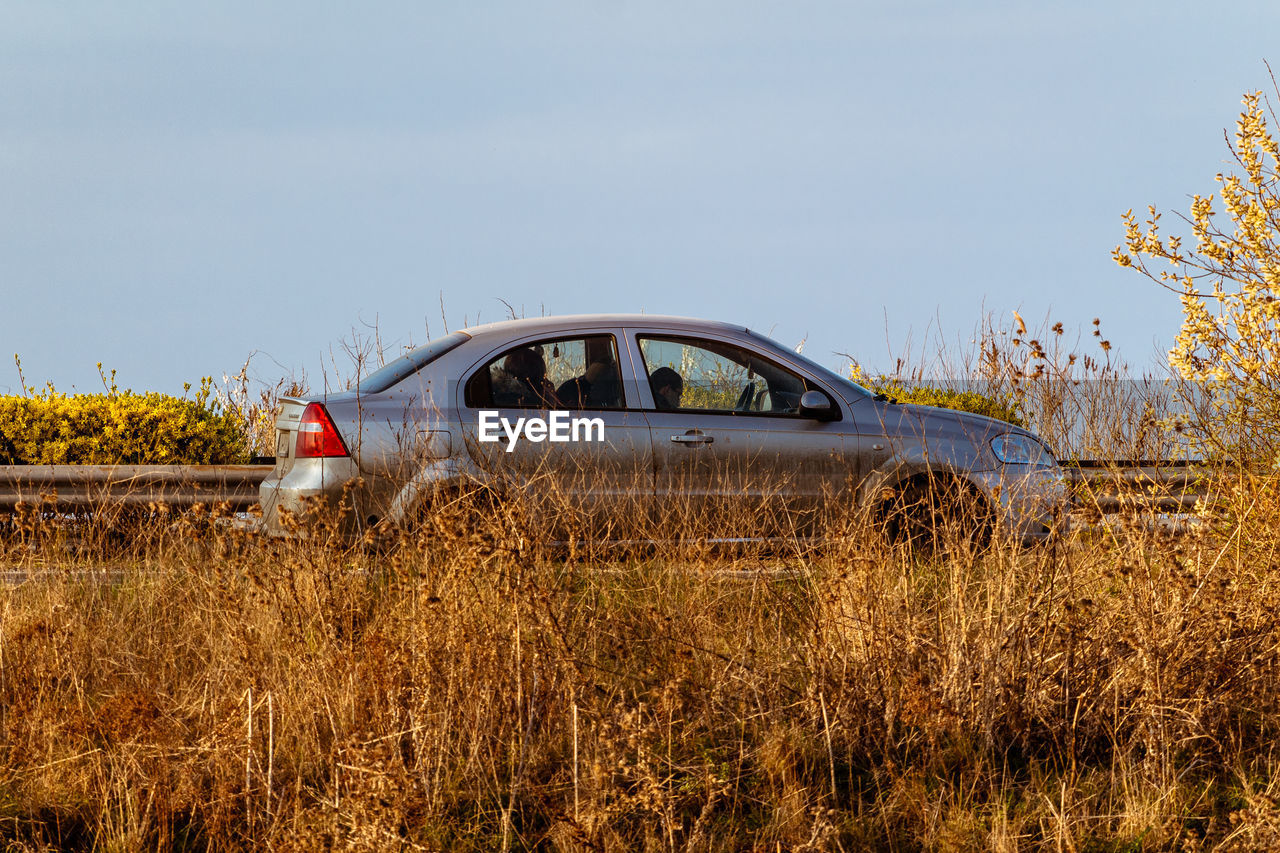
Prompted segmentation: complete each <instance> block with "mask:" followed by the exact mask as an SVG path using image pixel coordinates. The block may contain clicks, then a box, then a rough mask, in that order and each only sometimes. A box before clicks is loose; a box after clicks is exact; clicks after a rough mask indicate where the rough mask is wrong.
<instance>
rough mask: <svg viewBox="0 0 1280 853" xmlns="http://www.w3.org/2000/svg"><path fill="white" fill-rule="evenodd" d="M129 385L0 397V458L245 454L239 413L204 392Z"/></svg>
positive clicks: (235, 457)
mask: <svg viewBox="0 0 1280 853" xmlns="http://www.w3.org/2000/svg"><path fill="white" fill-rule="evenodd" d="M209 396H210V395H209V387H208V383H205V384H204V385H202V387H201V391H200V393H199V394H197V395H196V399H194V400H188V399H185V398H178V397H171V396H168V395H165V394H157V393H155V392H147V393H145V394H135V393H133V392H132V391H125V392H123V393H119V392H113V393H107V394H59V393H57V392H55V391H52V390H50V391H46V392H44V393H41V394H36V395H34V396H23V397H19V396H0V464H3V465H211V464H227V465H229V464H239V463H243V462H247V461H248V459H249V453H248V442H247V440H246V437H245V434H244V430H243V428H242V427H241V424H240V422H239V420H238V419H237V418H236V417H234V416H233V415H230V414H227V413H224V412H222V411H221V409H220V407H219V406H218V404H217V402H216V401H211V400H210V399H209Z"/></svg>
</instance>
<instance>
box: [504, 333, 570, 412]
mask: <svg viewBox="0 0 1280 853" xmlns="http://www.w3.org/2000/svg"><path fill="white" fill-rule="evenodd" d="M493 392H494V399H495V401H497V400H498V399H500V398H504V399H505V405H509V406H514V407H519V408H526V409H558V408H560V403H559V400H558V399H557V397H556V391H555V388H554V387H552V385H551V382H550V381H548V380H547V364H546V362H545V361H544V360H543V358H542V353H541V352H539V351H538V349H537V348H536V347H522V348H521V349H518V350H515V351H514V352H511V353H508V355H507V357H506V358H505V359H503V360H502V372H501V373H500V374H499V375H498V376H497V377H495V379H494V388H493Z"/></svg>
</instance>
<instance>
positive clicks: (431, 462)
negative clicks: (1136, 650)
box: [261, 314, 1066, 539]
mask: <svg viewBox="0 0 1280 853" xmlns="http://www.w3.org/2000/svg"><path fill="white" fill-rule="evenodd" d="M276 428H277V445H276V466H275V470H274V472H273V473H272V475H271V476H270V477H269V478H267V479H266V480H265V481H264V482H263V484H262V488H261V503H262V508H263V524H264V525H265V529H266V530H267V532H269V533H272V534H281V535H283V534H288V533H290V532H296V531H297V529H298V527H297V525H296V524H294V523H293V522H291V521H290V518H297V517H299V516H302V515H304V514H306V513H307V512H309V511H312V510H314V509H316V508H317V507H322V508H323V507H339V506H341V507H342V508H343V510H344V511H343V513H342V516H343V518H344V519H345V521H344V524H346V525H347V526H348V527H349V528H350V531H349V532H351V533H354V534H359V533H361V532H363V531H365V530H367V529H372V528H379V529H385V528H387V527H389V526H392V525H404V524H409V523H412V522H413V521H414V520H415V519H417V518H419V517H421V514H422V513H423V512H424V511H426V510H427V509H429V508H430V507H431V506H432V505H433V502H434V501H437V500H440V499H441V496H442V495H450V494H453V493H455V491H456V490H459V489H466V488H470V487H473V486H475V485H476V484H481V485H484V486H486V487H493V488H495V489H497V490H499V491H503V492H509V491H511V490H515V491H517V492H519V493H521V494H523V495H525V496H530V497H532V496H546V495H552V494H554V496H555V498H556V501H557V507H558V509H557V510H555V521H556V525H555V526H556V529H557V530H558V531H560V532H559V534H557V535H579V536H591V537H599V538H604V539H626V538H634V537H635V536H637V535H639V536H641V537H642V538H648V539H664V538H672V539H678V538H685V537H687V536H690V535H696V536H706V537H712V538H715V537H723V538H739V537H744V536H750V537H757V536H774V535H789V534H791V533H795V532H805V531H810V530H812V529H813V526H814V524H815V523H820V520H822V519H828V520H829V519H831V518H834V517H839V516H841V515H844V516H849V515H851V514H853V513H856V512H866V513H874V514H876V515H877V516H878V517H880V518H892V517H894V509H895V507H896V509H897V511H898V513H899V514H900V516H901V517H902V518H908V519H916V520H917V521H918V519H919V518H920V513H918V512H917V513H912V512H903V507H904V501H912V502H915V501H918V502H920V504H921V505H929V506H931V507H932V508H933V509H932V510H931V512H932V513H933V514H934V515H933V516H931V517H936V514H937V513H938V512H940V511H945V510H946V509H947V506H946V505H945V504H943V503H942V502H943V501H948V502H952V501H956V500H958V499H959V498H961V497H964V498H965V499H966V500H968V501H970V503H968V504H967V506H966V507H965V509H964V510H963V511H962V515H961V517H962V518H964V519H970V520H972V522H973V523H972V526H973V527H975V528H976V527H978V526H979V522H980V520H981V521H985V522H987V523H988V524H989V525H991V529H992V530H993V531H994V532H998V533H1003V534H1005V535H1011V536H1014V537H1017V538H1020V539H1035V538H1037V537H1044V536H1046V535H1048V534H1049V533H1050V532H1051V530H1052V529H1053V528H1054V524H1055V519H1056V518H1057V517H1058V516H1059V515H1060V512H1061V509H1062V507H1063V505H1064V503H1065V501H1066V487H1065V485H1064V482H1063V478H1062V476H1061V472H1060V470H1059V468H1058V464H1057V462H1056V461H1055V459H1054V457H1053V455H1052V454H1051V453H1050V452H1049V451H1048V450H1047V449H1046V448H1045V446H1044V445H1043V443H1042V442H1041V441H1040V440H1039V439H1038V438H1036V436H1035V435H1033V434H1032V433H1030V432H1028V431H1027V430H1025V429H1022V428H1020V427H1016V426H1013V425H1010V424H1008V423H1004V422H1001V421H997V420H992V419H990V418H986V417H981V416H979V415H974V414H969V413H965V412H958V411H952V410H948V409H938V408H932V407H927V406H916V405H900V404H897V403H895V402H894V401H892V400H889V399H887V398H885V397H883V396H881V395H876V394H875V393H873V392H871V391H869V390H867V389H865V388H863V387H861V386H859V385H857V384H856V383H854V382H851V381H849V380H847V379H844V378H842V377H841V376H839V375H837V374H836V373H834V372H832V371H830V370H828V369H826V368H824V367H821V366H820V365H818V364H815V363H814V362H812V361H810V360H809V359H807V358H805V357H803V356H801V355H800V354H798V353H797V352H795V351H794V350H791V349H788V348H787V347H784V346H782V345H780V344H778V343H776V342H774V341H772V340H770V339H768V338H766V337H764V336H762V335H759V334H757V333H755V332H753V331H751V330H750V329H746V328H744V327H742V326H734V325H730V324H727V323H717V322H708V321H703V320H695V319H688V318H681V317H662V316H651V315H622V314H599V315H583V316H566V317H542V318H537V319H526V320H510V321H506V322H499V323H489V324H486V325H482V326H476V327H473V328H469V329H464V330H462V331H457V332H453V333H452V334H448V335H446V336H444V337H441V338H438V339H436V340H433V341H431V342H430V343H428V344H426V345H425V346H422V347H419V348H417V349H415V350H412V351H411V352H409V353H407V354H406V355H404V356H402V357H400V358H398V359H397V360H395V361H392V362H390V363H389V364H387V365H386V366H384V367H382V368H381V369H379V370H378V371H376V372H375V373H372V374H370V375H369V376H366V377H364V378H363V379H361V380H360V381H359V382H358V383H357V384H356V385H354V386H353V387H352V388H350V389H349V390H347V391H344V392H341V393H337V394H331V395H328V396H325V397H317V398H313V399H296V398H287V399H285V400H284V401H283V405H282V407H281V410H280V413H279V417H278V419H277V421H276ZM744 507H745V508H746V509H745V512H744ZM958 512H959V511H958ZM926 515H928V514H927V513H926ZM691 520H696V522H697V523H696V524H694V523H693V522H692V521H691ZM637 530H639V531H641V532H640V533H639V534H637Z"/></svg>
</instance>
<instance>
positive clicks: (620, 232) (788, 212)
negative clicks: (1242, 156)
mask: <svg viewBox="0 0 1280 853" xmlns="http://www.w3.org/2000/svg"><path fill="white" fill-rule="evenodd" d="M1278 34H1280V4H1276V3H1274V2H1270V0H1268V2H1261V0H1258V2H1241V1H1240V0H1224V2H1216V3H1174V4H1170V3H1168V2H1147V0H1142V2H1116V1H1115V0H1110V1H1109V2H1062V3H1041V2H1005V3H1002V2H969V3H953V2H893V3H889V2H882V3H866V2H840V3H836V2H803V0H801V2H790V3H781V2H778V3H756V2H732V3H730V2H714V3H712V2H705V3H704V2H692V3H690V2H683V3H666V2H647V3H632V2H617V0H614V2H598V1H597V2H585V0H583V2H546V3H419V2H413V3H387V2H383V3H375V4H359V5H356V4H345V3H344V4H335V3H319V4H317V3H311V2H308V3H301V2H298V3H267V4H263V3H236V2H226V3H218V4H201V5H197V4H188V3H183V4H140V3H114V4H88V3H48V2H29V3H28V2H7V3H3V4H0V198H3V207H2V208H0V210H2V211H3V212H2V213H0V217H2V219H0V296H2V297H3V298H2V300H0V342H2V343H0V355H2V356H3V359H4V361H3V363H0V392H5V391H16V390H17V388H18V381H17V371H16V369H14V368H13V367H12V365H11V364H9V358H10V355H9V354H11V353H15V352H16V353H19V354H21V356H22V360H23V366H24V370H25V373H26V377H27V381H28V383H35V384H41V383H43V382H45V381H46V380H48V381H52V382H54V383H55V384H56V385H57V386H58V388H59V389H60V390H72V389H78V390H86V391H91V390H94V389H95V388H100V387H101V385H100V383H99V381H98V376H97V369H96V368H95V366H94V365H95V363H96V362H99V361H101V362H103V363H104V364H105V366H106V367H107V368H112V367H114V368H116V369H117V370H118V371H119V381H120V384H121V386H122V387H123V386H131V387H133V388H135V389H138V390H142V389H155V390H161V391H168V392H175V391H180V390H181V386H182V383H183V382H184V381H192V382H196V381H198V379H199V377H201V376H203V375H209V374H212V375H215V376H218V377H220V376H221V375H222V374H223V373H224V372H226V373H234V372H235V371H236V370H238V369H239V366H240V364H241V363H242V362H243V361H244V360H245V358H246V357H247V356H248V355H249V353H251V352H255V351H256V352H257V353H258V355H256V356H255V357H254V360H253V362H252V372H253V373H254V374H255V375H256V376H257V377H258V378H260V379H262V380H264V381H274V379H276V378H278V377H279V376H281V375H283V374H287V373H294V374H300V373H302V372H303V371H305V372H306V374H307V377H308V379H309V380H310V381H311V383H312V385H313V386H316V385H319V384H320V381H321V380H320V377H321V364H322V360H323V362H325V363H328V361H329V358H330V353H331V352H332V353H334V354H335V356H336V358H337V361H338V364H339V368H340V369H342V368H344V367H345V365H344V362H343V356H342V354H341V353H342V348H343V342H344V340H347V341H349V340H350V339H351V336H352V335H351V331H352V329H353V327H355V328H358V329H366V330H367V327H368V326H371V325H373V324H374V323H376V324H377V326H378V327H379V329H380V333H381V335H382V338H383V339H384V342H386V343H387V344H389V345H393V346H394V345H397V344H401V343H404V342H407V341H409V340H412V341H415V342H418V343H421V342H423V341H424V340H425V339H426V338H427V335H428V333H430V334H432V335H435V334H439V333H440V332H441V331H443V322H442V320H441V304H442V303H443V306H444V308H443V310H444V316H445V317H446V318H447V320H448V322H449V324H450V326H451V327H457V326H460V325H463V324H464V323H465V322H474V321H475V320H476V319H477V318H478V319H479V320H481V321H484V320H496V319H501V318H502V317H503V316H504V315H505V314H506V309H505V308H504V306H503V304H502V302H501V301H500V300H506V301H507V302H509V303H511V304H513V305H514V306H516V307H517V309H522V310H523V311H524V312H526V313H529V314H539V313H557V314H559V313H578V312H594V311H647V312H652V313H678V314H689V315H693V316H702V317H707V318H715V319H725V320H731V321H734V322H740V323H743V324H745V325H749V326H751V327H753V328H755V329H757V330H759V331H762V332H765V333H772V334H773V335H774V336H775V337H777V338H778V339H779V340H782V341H783V342H785V343H788V344H792V345H794V344H796V343H798V342H799V341H800V340H801V339H806V338H807V345H806V350H805V351H806V353H808V354H809V355H812V356H814V357H817V358H818V359H819V360H822V361H825V362H827V363H829V364H832V365H833V366H834V365H836V364H837V363H839V361H840V359H839V358H838V357H836V356H834V355H832V353H835V352H840V351H843V352H850V353H854V354H855V355H858V356H859V357H860V358H861V359H862V360H863V361H864V363H867V364H868V365H870V366H873V367H874V366H887V363H888V355H889V351H890V348H892V350H893V351H894V352H895V353H897V352H899V351H901V349H902V347H903V346H904V345H905V342H906V340H907V338H908V336H909V335H910V336H911V337H912V338H913V339H914V340H916V341H917V342H919V340H920V339H921V338H922V336H923V335H924V334H925V333H926V332H927V331H936V330H938V329H941V330H942V332H943V334H944V336H946V337H948V338H950V339H957V338H967V337H969V335H970V333H971V332H972V330H973V329H974V327H975V325H976V324H977V323H978V322H979V321H980V320H981V318H982V317H983V316H984V315H985V314H995V315H998V316H999V317H1007V316H1008V313H1009V311H1010V310H1014V309H1016V310H1019V311H1020V312H1021V313H1022V314H1023V315H1025V316H1027V317H1028V319H1033V318H1034V319H1040V318H1043V317H1044V316H1045V315H1046V314H1050V315H1052V317H1053V319H1055V320H1062V321H1063V322H1065V323H1066V324H1067V326H1068V327H1069V328H1075V327H1081V326H1088V323H1089V321H1090V320H1092V318H1093V317H1095V316H1099V317H1101V318H1102V319H1103V322H1104V330H1105V331H1106V333H1107V336H1108V337H1109V338H1110V339H1111V340H1112V342H1113V343H1114V344H1115V346H1116V347H1117V349H1118V350H1119V352H1120V353H1121V355H1123V356H1124V357H1126V359H1127V360H1128V361H1130V362H1133V363H1135V364H1137V365H1139V366H1142V365H1146V364H1149V363H1150V362H1151V361H1152V359H1153V354H1154V353H1155V352H1156V351H1157V349H1158V348H1159V347H1161V346H1167V344H1168V343H1169V341H1170V340H1171V339H1172V336H1173V335H1174V333H1175V332H1176V330H1177V325H1178V320H1179V312H1178V306H1177V303H1176V299H1175V298H1174V297H1173V296H1172V295H1170V294H1167V293H1164V292H1161V291H1159V289H1158V288H1156V287H1155V285H1152V284H1150V283H1148V282H1146V280H1144V279H1141V278H1140V277H1139V276H1137V275H1136V274H1134V273H1132V272H1126V271H1124V270H1121V269H1119V268H1118V267H1116V266H1115V265H1114V263H1113V262H1112V261H1111V259H1110V250H1111V248H1112V247H1113V246H1114V245H1115V244H1116V243H1117V242H1118V241H1119V239H1120V237H1121V235H1122V230H1121V227H1120V218H1119V217H1120V214H1121V213H1122V212H1123V211H1124V210H1125V209H1127V208H1129V207H1134V208H1137V209H1139V210H1142V209H1143V208H1145V206H1146V205H1147V204H1148V203H1151V202H1155V203H1157V204H1159V205H1160V206H1161V207H1163V208H1165V209H1166V210H1170V211H1173V210H1185V208H1186V204H1187V198H1188V196H1189V194H1191V193H1194V192H1210V191H1212V190H1213V189H1214V184H1213V183H1212V178H1213V175H1214V174H1215V173H1216V172H1217V171H1219V170H1221V169H1223V168H1225V158H1226V156H1227V151H1226V147H1225V144H1224V142H1223V136H1222V131H1223V128H1224V127H1230V126H1232V125H1233V123H1234V121H1235V116H1236V114H1237V113H1238V108H1239V97H1240V95H1241V93H1242V92H1244V91H1245V90H1252V89H1259V88H1266V87H1268V86H1269V85H1270V80H1269V78H1268V76H1267V70H1266V67H1265V66H1264V64H1263V60H1264V59H1267V58H1269V59H1271V60H1272V61H1273V63H1277V64H1280V51H1274V50H1273V49H1274V46H1275V45H1276V44H1277V41H1276V37H1277V35H1278ZM1268 50H1273V53H1272V54H1271V55H1270V56H1268ZM1170 218H1171V217H1170ZM6 365H8V366H6Z"/></svg>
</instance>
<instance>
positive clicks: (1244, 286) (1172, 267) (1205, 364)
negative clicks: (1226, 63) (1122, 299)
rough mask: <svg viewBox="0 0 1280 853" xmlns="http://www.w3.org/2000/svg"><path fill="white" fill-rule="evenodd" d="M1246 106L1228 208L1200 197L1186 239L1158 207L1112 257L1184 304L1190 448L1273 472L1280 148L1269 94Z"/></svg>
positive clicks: (1279, 327)
mask: <svg viewBox="0 0 1280 853" xmlns="http://www.w3.org/2000/svg"><path fill="white" fill-rule="evenodd" d="M1243 103H1244V110H1243V111H1242V112H1241V113H1240V117H1239V119H1238V120H1237V121H1236V134H1235V139H1234V140H1228V146H1229V148H1230V151H1231V159H1232V160H1233V161H1234V162H1235V164H1236V166H1237V167H1238V171H1236V172H1232V173H1229V174H1224V173H1221V172H1220V173H1218V175H1217V177H1216V178H1215V180H1216V182H1217V183H1218V185H1219V188H1220V192H1219V197H1218V201H1219V202H1220V203H1221V209H1217V208H1216V206H1215V199H1214V195H1213V194H1210V195H1207V196H1201V195H1195V196H1193V197H1192V201H1191V206H1190V211H1189V213H1188V214H1186V215H1184V216H1181V217H1180V218H1181V219H1182V220H1183V221H1185V223H1186V225H1187V226H1188V227H1189V229H1190V232H1191V233H1190V239H1189V240H1187V239H1185V238H1184V237H1180V236H1176V235H1170V236H1166V235H1165V234H1164V233H1163V232H1162V230H1161V223H1160V214H1159V213H1158V212H1157V211H1156V208H1155V206H1154V205H1152V206H1150V207H1149V208H1148V218H1147V219H1146V220H1145V221H1143V222H1139V220H1138V217H1137V216H1136V215H1135V214H1134V213H1133V211H1132V210H1130V211H1128V212H1127V213H1125V214H1124V217H1123V219H1124V226H1125V239H1124V243H1123V244H1122V245H1120V246H1117V247H1116V248H1115V249H1114V251H1113V257H1114V258H1115V261H1116V263H1118V264H1119V265H1120V266H1122V267H1128V268H1131V269H1135V270H1137V271H1138V272H1140V273H1142V274H1143V275H1145V276H1147V277H1148V278H1150V279H1152V280H1153V281H1155V282H1157V283H1158V284H1160V285H1161V286H1163V287H1165V288H1166V289H1168V290H1170V291H1172V292H1174V293H1176V294H1178V296H1179V298H1180V299H1181V302H1182V314H1183V320H1182V329H1181V331H1180V332H1179V334H1178V337H1177V339H1176V341H1175V342H1174V345H1173V348H1172V349H1171V350H1170V351H1169V364H1170V365H1171V366H1172V367H1173V368H1174V369H1175V370H1177V371H1178V373H1179V375H1180V376H1182V377H1183V378H1184V379H1186V380H1189V381H1192V382H1195V383H1199V384H1200V386H1201V387H1202V389H1203V395H1204V397H1205V403H1206V405H1205V406H1204V407H1203V409H1202V410H1201V415H1202V416H1201V417H1199V418H1197V419H1195V420H1194V421H1193V422H1192V423H1191V425H1190V426H1191V429H1192V431H1193V436H1192V437H1193V439H1195V440H1196V441H1198V442H1199V444H1200V445H1201V448H1202V450H1204V451H1205V452H1207V453H1210V454H1213V455H1225V456H1228V457H1231V458H1234V459H1236V460H1238V461H1240V462H1242V463H1249V464H1251V465H1254V466H1259V465H1260V466H1262V467H1270V466H1274V465H1275V464H1276V463H1277V460H1278V459H1280V191H1278V190H1280V145H1277V142H1276V139H1275V137H1274V136H1273V135H1272V133H1271V130H1270V129H1269V128H1268V125H1267V117H1268V112H1269V110H1268V109H1265V108H1264V106H1263V98H1262V93H1261V92H1253V93H1250V94H1246V95H1245V96H1244V101H1243ZM1271 119H1272V121H1274V120H1275V117H1274V116H1271Z"/></svg>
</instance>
